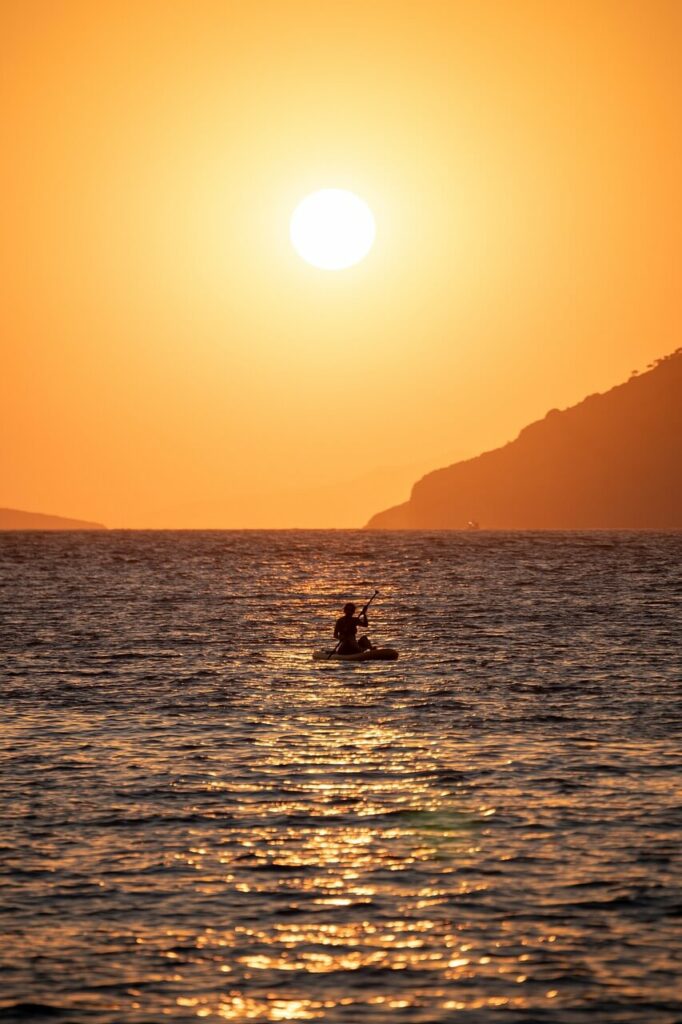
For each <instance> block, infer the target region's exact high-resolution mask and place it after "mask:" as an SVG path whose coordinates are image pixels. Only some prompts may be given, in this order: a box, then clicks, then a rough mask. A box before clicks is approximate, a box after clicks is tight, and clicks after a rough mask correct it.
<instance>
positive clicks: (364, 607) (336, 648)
mask: <svg viewBox="0 0 682 1024" xmlns="http://www.w3.org/2000/svg"><path fill="white" fill-rule="evenodd" d="M378 593H379V591H378V590H375V591H374V593H373V594H372V596H371V597H370V599H369V601H368V602H367V604H366V605H364V606H363V609H362V611H361V612H360V614H359V615H358V618H359V619H361V618H362V616H363V615H366V614H367V609H368V608H369V606H370V605H371V603H372V601H373V600H374V598H375V597H376V596H377V594H378ZM342 643H343V637H341V639H340V640H339V642H338V644H337V645H336V647H335V648H334V650H333V651H330V652H329V654H328V655H327V661H329V659H330V658H331V657H332V656H333V655H334V654H336V652H337V651H338V649H339V647H340V646H341V644H342Z"/></svg>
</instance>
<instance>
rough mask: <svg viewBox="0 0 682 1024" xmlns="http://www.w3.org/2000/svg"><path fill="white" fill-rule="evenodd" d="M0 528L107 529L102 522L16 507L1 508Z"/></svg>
mask: <svg viewBox="0 0 682 1024" xmlns="http://www.w3.org/2000/svg"><path fill="white" fill-rule="evenodd" d="M0 530H106V526H103V525H102V523H90V522H87V520H85V519H67V518H65V517H64V516H50V515H44V514H43V513H42V512H22V511H20V510H19V509H16V508H0Z"/></svg>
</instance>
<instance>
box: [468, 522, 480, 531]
mask: <svg viewBox="0 0 682 1024" xmlns="http://www.w3.org/2000/svg"><path fill="white" fill-rule="evenodd" d="M480 529H481V526H480V523H478V522H477V521H476V520H475V519H470V520H469V521H468V523H467V530H480Z"/></svg>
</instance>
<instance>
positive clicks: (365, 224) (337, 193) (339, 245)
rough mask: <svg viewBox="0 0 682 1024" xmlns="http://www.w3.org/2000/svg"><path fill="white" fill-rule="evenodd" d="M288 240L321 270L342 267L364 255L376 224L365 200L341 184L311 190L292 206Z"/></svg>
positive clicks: (351, 263) (303, 256) (341, 268)
mask: <svg viewBox="0 0 682 1024" xmlns="http://www.w3.org/2000/svg"><path fill="white" fill-rule="evenodd" d="M289 234H290V236H291V244H292V245H293V247H294V249H295V250H296V252H297V253H298V254H299V256H301V257H302V258H303V259H304V260H306V261H307V262H308V263H312V265H313V266H314V267H319V268H320V269H321V270H343V269H344V267H352V266H353V264H354V263H359V262H360V260H362V259H364V258H365V256H366V255H367V253H368V252H369V250H370V249H371V248H372V246H373V244H374V238H375V235H376V226H375V224H374V217H373V216H372V211H371V210H370V208H369V206H368V205H367V203H365V202H363V200H362V199H360V197H359V196H356V195H355V194H354V193H353V192H347V191H346V190H345V189H343V188H323V189H320V191H319V192H311V194H310V195H309V196H306V197H305V199H303V200H301V202H300V203H299V204H298V206H297V207H296V209H295V210H294V212H293V214H292V217H291V223H290V225H289Z"/></svg>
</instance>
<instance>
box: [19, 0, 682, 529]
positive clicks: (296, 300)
mask: <svg viewBox="0 0 682 1024" xmlns="http://www.w3.org/2000/svg"><path fill="white" fill-rule="evenodd" d="M0 17H1V19H2V20H1V23H0V61H1V64H2V94H1V98H0V110H1V127H0V130H1V132H2V137H1V138H0V204H1V206H0V208H1V210H2V239H1V241H0V272H1V274H2V282H3V287H2V294H3V297H2V303H1V305H0V316H1V318H2V323H1V325H0V328H1V329H0V336H1V337H2V345H3V355H2V374H1V376H0V389H1V394H0V410H1V411H0V415H1V417H2V423H1V436H2V472H1V477H0V505H6V506H11V507H15V508H24V509H28V510H33V511H43V512H50V513H57V514H62V515H72V516H78V517H82V518H88V519H96V520H100V521H103V522H105V523H107V525H109V526H126V527H145V526H150V527H156V526H177V527H182V526H208V527H211V526H213V527H218V526H225V527H241V526H294V525H297V526H315V525H319V526H348V525H362V523H363V522H364V521H365V520H366V519H367V518H368V517H369V515H370V514H371V513H372V512H375V511H377V510H379V509H380V508H383V507H385V506H386V505H387V504H391V503H392V502H397V501H399V500H403V499H404V498H406V497H407V494H408V491H409V486H408V485H409V483H410V482H412V481H414V480H415V479H416V478H417V477H418V476H419V475H420V474H421V473H423V472H425V471H427V470H428V469H432V468H436V467H438V466H442V465H446V464H448V463H451V462H454V461H456V460H458V459H459V458H462V457H467V456H470V455H474V454H477V453H478V452H480V451H482V450H484V449H486V448H490V447H494V446H496V445H498V444H501V443H504V442H505V441H507V440H509V439H511V438H512V437H513V436H515V434H516V433H517V432H518V430H519V429H520V428H521V427H522V426H523V425H524V424H525V423H527V422H529V421H530V420H532V419H534V418H537V417H539V416H542V415H544V413H545V412H546V411H547V410H548V409H549V408H552V407H555V406H558V407H562V406H566V405H568V404H571V403H573V402H575V401H577V400H579V399H580V398H582V397H584V396H585V395H587V394H588V393H590V392H593V391H596V390H603V389H605V388H608V387H609V386H611V385H613V384H616V383H619V382H621V381H622V380H624V379H626V378H627V377H628V376H629V373H630V371H631V370H632V369H634V368H639V369H641V368H643V367H644V366H645V365H646V364H647V363H648V362H649V361H651V360H652V359H653V358H655V357H657V356H660V355H663V354H665V353H667V352H669V351H671V350H672V349H674V348H676V347H677V346H678V345H679V344H680V330H679V328H680V312H679V308H680V304H679V295H680V294H681V291H680V285H681V283H682V282H681V281H680V257H679V253H680V242H681V241H682V239H681V237H680V236H681V235H682V227H681V225H682V217H681V216H680V213H681V209H680V198H679V182H680V181H681V180H682V147H681V145H680V140H681V130H680V123H681V120H680V114H681V111H682V102H681V101H682V78H681V73H680V61H679V54H680V52H681V47H682V4H679V3H677V2H676V0H669V2H668V0H658V2H657V0H647V2H645V0H637V2H633V0H613V2H598V0H593V2H587V0H586V2H580V0H572V2H566V3H564V2H561V0H556V2H553V3H551V4H547V3H544V2H543V3H540V2H530V0H529V2H526V0H514V2H513V3H509V2H506V0H500V2H497V3H487V2H484V0H470V2H467V3H457V2H456V0H450V2H444V3H429V2H424V0H422V2H416V0H415V2H411V3H401V2H397V0H391V2H386V3H384V2H376V0H362V2H354V0H350V2H343V3H341V2H333V0H324V2H322V0H309V2H303V0H271V2H266V0H250V2H248V3H241V2H234V0H232V2H229V0H228V2H226V0H221V2H215V3H213V2H209V0H201V2H195V3H190V2H189V0H185V2H182V3H175V2H172V0H163V2H158V3H146V2H139V3H107V2H106V0H104V2H101V3H92V2H90V0H88V2H86V3H77V2H72V3H69V2H66V0H65V2H51V0H45V2H42V3H37V2H22V3H21V4H14V5H10V4H6V5H4V6H3V14H2V15H1V16H0ZM329 186H331V187H341V188H349V189H353V190H354V191H356V192H357V193H358V194H359V195H361V196H362V197H363V198H364V199H365V200H366V201H367V202H368V203H369V204H370V206H371V207H372V209H373V210H374V213H375V216H376V220H377V232H378V234H377V243H376V245H375V247H374V249H373V250H372V252H371V254H370V256H369V257H368V258H367V259H366V260H365V261H364V262H363V263H361V264H359V265H357V266H356V267H353V268H351V269H348V270H345V271H341V272H338V273H330V272H325V271H320V270H316V269H315V268H313V267H310V266H308V265H307V264H305V263H303V262H302V261H301V260H300V258H299V257H298V256H297V255H296V254H295V253H294V252H293V250H292V248H291V246H290V243H289V238H288V220H289V216H290V213H291V210H292V209H293V207H294V206H295V204H296V203H297V202H298V200H299V199H301V198H302V197H303V196H304V195H306V193H308V192H310V191H313V190H314V189H317V188H323V187H329ZM354 481H355V482H354Z"/></svg>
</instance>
